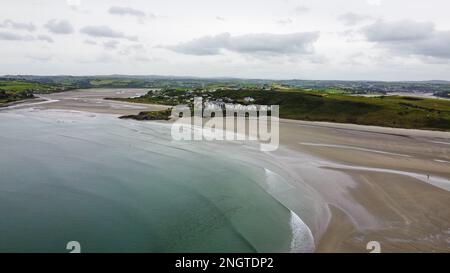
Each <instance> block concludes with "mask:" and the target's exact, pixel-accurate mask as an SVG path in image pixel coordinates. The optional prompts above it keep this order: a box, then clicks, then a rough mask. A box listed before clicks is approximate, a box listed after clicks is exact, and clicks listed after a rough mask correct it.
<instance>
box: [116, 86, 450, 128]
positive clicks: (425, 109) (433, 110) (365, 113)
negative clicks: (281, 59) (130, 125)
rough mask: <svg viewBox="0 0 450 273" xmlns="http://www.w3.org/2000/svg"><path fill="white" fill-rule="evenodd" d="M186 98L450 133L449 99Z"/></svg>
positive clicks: (247, 93) (175, 98)
mask: <svg viewBox="0 0 450 273" xmlns="http://www.w3.org/2000/svg"><path fill="white" fill-rule="evenodd" d="M190 96H191V97H194V96H204V97H209V99H210V100H216V99H219V98H228V99H231V100H232V101H233V103H242V104H245V102H244V98H245V97H252V98H254V99H255V102H254V103H255V104H260V105H279V106H280V117H281V118H287V119H296V120H309V121H329V122H338V123H353V124H363V125H377V126H385V127H398V128H410V129H412V128H414V129H431V130H443V131H450V100H443V99H442V100H439V99H422V98H415V97H404V96H380V97H361V96H350V95H348V94H340V93H339V92H335V91H334V90H330V92H323V91H302V90H299V89H286V90H285V89H279V90H276V91H255V90H218V91H216V92H206V93H205V92H201V91H195V92H193V93H192V94H191V95H190ZM187 98H189V96H187V95H186V91H185V90H173V89H171V90H167V91H163V92H162V93H161V94H160V95H157V96H155V95H151V94H148V95H146V96H143V97H140V98H134V99H122V100H125V101H130V102H140V103H155V104H165V105H176V104H186V101H187V100H186V99H187Z"/></svg>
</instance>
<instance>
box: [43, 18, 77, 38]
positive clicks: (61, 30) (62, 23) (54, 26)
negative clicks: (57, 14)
mask: <svg viewBox="0 0 450 273" xmlns="http://www.w3.org/2000/svg"><path fill="white" fill-rule="evenodd" d="M45 28H46V29H48V31H50V32H52V33H55V34H71V33H73V32H74V28H73V27H72V24H71V23H70V22H69V21H67V20H56V19H52V20H50V21H48V22H47V23H46V24H45Z"/></svg>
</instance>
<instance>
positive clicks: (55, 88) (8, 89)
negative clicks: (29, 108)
mask: <svg viewBox="0 0 450 273" xmlns="http://www.w3.org/2000/svg"><path fill="white" fill-rule="evenodd" d="M69 89H70V88H68V87H63V86H59V85H49V84H42V83H33V82H26V81H16V80H14V81H10V80H0V106H1V105H2V104H5V103H10V102H15V101H19V100H24V99H31V98H33V97H34V95H33V94H47V93H54V92H61V91H66V90H69Z"/></svg>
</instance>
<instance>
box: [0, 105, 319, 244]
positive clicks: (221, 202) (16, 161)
mask: <svg viewBox="0 0 450 273" xmlns="http://www.w3.org/2000/svg"><path fill="white" fill-rule="evenodd" d="M245 149H247V148H245V147H243V146H242V145H238V144H225V143H219V144H211V143H204V142H180V141H174V140H172V138H171V136H170V125H169V124H165V123H157V122H137V121H125V120H120V119H118V118H117V116H114V115H106V114H91V113H86V112H75V111H62V110H36V109H21V110H10V111H5V112H1V113H0V252H68V250H66V244H67V243H68V242H69V241H77V242H79V243H80V245H81V251H82V252H310V251H314V245H315V242H314V238H313V236H312V234H311V231H310V229H309V228H308V226H307V225H306V224H305V222H304V219H301V218H300V217H299V216H298V215H299V213H294V212H293V211H291V210H290V209H288V208H287V207H286V206H285V204H283V201H282V200H281V199H280V198H277V196H276V194H275V195H274V194H273V192H272V191H271V190H270V189H271V185H276V188H277V189H278V191H279V192H280V191H281V190H282V189H283V188H286V189H287V190H286V192H288V190H289V181H287V180H286V178H285V177H284V176H283V175H282V174H280V173H279V172H278V169H277V168H276V167H274V168H271V167H270V163H267V162H265V163H264V164H258V161H257V159H255V161H253V162H250V161H248V160H247V161H246V160H244V158H245V156H243V157H242V160H241V159H239V158H240V157H239V154H243V155H244V154H246V151H245ZM249 149H251V147H250V148H249ZM283 194H284V195H286V193H283ZM296 194H300V195H296V197H295V198H291V201H290V202H291V203H292V202H296V205H298V207H300V208H301V209H303V208H305V209H306V210H307V207H308V204H306V203H305V204H301V200H302V196H301V194H302V193H296ZM303 194H305V198H304V199H305V200H306V199H308V196H306V195H307V194H308V192H307V191H305V192H304V193H303ZM280 196H282V194H279V195H278V197H280ZM297 199H298V200H297ZM309 199H311V198H310V197H309ZM297 203H298V204H297ZM301 209H299V210H301ZM306 214H307V213H306Z"/></svg>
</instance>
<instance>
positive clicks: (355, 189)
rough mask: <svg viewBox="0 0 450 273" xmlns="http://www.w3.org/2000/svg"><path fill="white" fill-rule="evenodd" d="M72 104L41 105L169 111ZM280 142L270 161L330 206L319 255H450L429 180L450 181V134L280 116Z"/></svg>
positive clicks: (448, 216) (439, 199)
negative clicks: (372, 247) (374, 250)
mask: <svg viewBox="0 0 450 273" xmlns="http://www.w3.org/2000/svg"><path fill="white" fill-rule="evenodd" d="M114 92H116V90H114ZM131 92H134V91H131ZM58 95H61V93H59V94H58ZM120 95H124V96H129V94H120ZM102 96H103V95H102ZM98 99H99V98H97V97H95V100H98ZM74 101H75V102H76V101H77V98H70V99H69V100H67V101H66V103H59V104H58V103H55V104H54V105H52V103H47V104H41V105H36V107H37V108H38V109H62V110H74V111H83V112H84V111H85V112H93V113H105V114H112V115H117V116H118V115H122V114H127V113H130V112H132V111H133V112H136V111H140V110H142V109H136V108H134V107H135V106H138V107H148V109H150V110H149V111H155V110H160V109H167V106H156V107H155V106H153V105H143V106H141V105H136V104H134V103H133V104H130V105H128V104H127V103H125V102H113V103H114V105H112V104H108V105H107V106H102V107H95V105H94V106H92V105H90V106H85V105H84V106H83V105H82V106H79V105H78V106H77V105H76V104H74ZM96 102H98V101H96ZM108 103H112V102H108ZM115 103H118V104H115ZM24 107H25V108H26V107H28V106H26V105H24ZM32 107H34V106H32ZM130 107H131V108H130ZM148 109H147V110H148ZM124 122H125V121H124ZM280 145H281V147H283V148H285V149H287V150H288V151H289V156H287V154H286V153H284V150H283V149H279V150H278V151H275V152H273V153H272V156H273V157H274V159H276V160H277V162H278V164H279V165H280V167H281V168H283V169H285V170H287V171H289V173H290V174H291V175H292V177H293V180H294V181H292V183H293V184H294V185H295V183H296V181H295V180H297V182H299V181H301V182H302V183H303V182H305V183H306V184H308V185H309V187H311V188H312V189H314V190H315V191H316V192H317V193H318V194H319V195H320V196H321V198H323V200H324V201H325V202H326V203H327V205H328V207H329V211H330V215H329V219H322V223H316V224H315V225H316V227H314V226H312V225H311V223H310V224H309V227H310V228H311V230H313V233H314V237H315V238H316V252H368V250H367V249H366V244H367V242H369V241H372V240H375V241H378V242H380V244H381V246H382V251H384V252H450V239H449V238H450V212H448V211H449V210H448V207H450V192H448V191H446V190H444V189H442V188H439V187H436V186H434V185H433V184H432V183H427V182H428V181H427V179H429V177H431V178H432V179H434V178H435V177H439V178H442V179H444V180H447V181H448V180H450V164H449V163H448V162H450V133H449V132H441V131H426V130H414V129H399V128H385V127H376V126H366V125H354V124H341V123H329V122H311V121H297V120H286V119H280ZM296 155H298V156H296ZM343 166H357V167H361V168H360V169H351V168H344V167H343ZM364 168H366V169H364ZM373 169H379V170H380V171H376V172H375V171H374V170H373ZM319 170H320V171H319ZM383 170H386V171H383ZM389 170H394V171H396V172H392V171H389ZM404 173H414V174H417V176H420V175H423V176H422V178H418V177H417V176H416V177H414V176H411V175H405V174H404ZM325 222H326V223H325Z"/></svg>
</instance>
